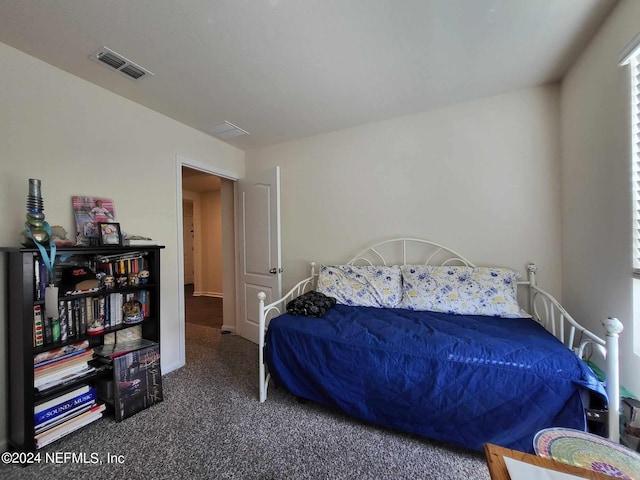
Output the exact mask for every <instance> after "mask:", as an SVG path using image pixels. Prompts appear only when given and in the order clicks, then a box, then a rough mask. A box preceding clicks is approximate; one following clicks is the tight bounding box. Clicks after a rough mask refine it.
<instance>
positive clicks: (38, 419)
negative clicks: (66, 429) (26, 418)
mask: <svg viewBox="0 0 640 480" xmlns="http://www.w3.org/2000/svg"><path fill="white" fill-rule="evenodd" d="M95 399H96V390H95V388H89V390H88V391H87V392H85V393H81V394H79V395H78V396H76V397H74V398H70V399H68V400H65V401H62V402H60V403H58V404H57V405H54V406H52V407H51V408H48V409H46V410H44V411H41V412H38V413H36V414H35V415H34V424H35V425H36V426H38V425H40V424H41V423H44V422H46V421H49V420H51V419H54V418H56V417H58V416H60V415H63V414H65V413H67V412H69V411H70V410H72V409H74V408H76V407H79V406H81V405H83V404H86V403H89V402H91V401H95Z"/></svg>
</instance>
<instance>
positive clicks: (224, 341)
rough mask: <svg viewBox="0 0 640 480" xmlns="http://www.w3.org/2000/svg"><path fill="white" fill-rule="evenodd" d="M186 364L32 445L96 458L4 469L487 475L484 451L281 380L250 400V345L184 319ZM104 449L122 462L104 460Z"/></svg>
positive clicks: (46, 474) (47, 479)
mask: <svg viewBox="0 0 640 480" xmlns="http://www.w3.org/2000/svg"><path fill="white" fill-rule="evenodd" d="M186 331H187V365H186V366H185V367H184V368H182V369H180V370H178V371H175V372H171V373H170V374H167V375H165V376H164V377H163V387H164V397H165V400H164V401H163V402H162V403H159V404H157V405H155V406H153V407H151V408H149V409H147V410H144V411H142V412H140V413H138V414H136V415H135V416H133V417H130V418H128V419H126V420H124V421H123V422H120V423H116V422H115V421H114V420H113V419H112V418H110V417H108V418H104V419H101V420H100V421H98V422H96V423H95V424H92V425H89V426H88V427H86V428H85V429H83V430H81V431H79V432H76V433H75V434H72V435H70V436H68V437H66V438H64V439H62V440H60V441H58V442H55V443H54V444H52V445H50V446H48V447H45V448H44V449H43V450H41V451H40V452H41V453H42V454H43V455H44V454H46V453H53V452H70V453H75V454H79V453H82V452H86V454H87V459H88V460H91V457H89V455H90V454H91V453H97V454H98V456H99V459H100V460H101V461H102V462H103V464H102V465H96V464H82V463H74V462H72V461H71V460H69V461H67V462H66V463H63V464H53V463H45V462H44V461H43V462H42V463H41V464H37V465H31V466H29V467H26V468H22V467H15V466H11V467H7V466H0V478H3V479H4V478H6V479H39V480H54V479H65V480H68V479H71V478H78V479H95V480H98V479H113V478H116V479H119V480H124V479H136V478H144V479H173V478H175V479H184V478H189V479H205V478H206V479H242V480H244V479H247V480H248V479H256V480H269V479H273V480H283V479H291V480H293V479H296V480H298V479H452V480H455V479H464V480H471V479H488V478H489V473H488V470H487V467H486V465H485V462H484V456H483V455H482V454H480V453H477V452H469V451H466V450H462V449H458V448H455V447H448V446H446V445H441V444H438V443H436V442H432V441H429V440H427V439H424V438H420V437H416V436H413V435H406V434H403V433H399V432H395V431H391V430H388V429H384V428H379V427H375V426H372V425H368V424H364V423H362V422H359V421H356V420H353V419H351V418H348V417H346V416H344V415H341V414H340V413H337V412H333V411H330V410H328V409H325V408H323V407H320V406H318V405H315V404H313V403H305V404H301V403H298V402H297V401H296V400H295V399H294V398H293V397H292V396H291V395H290V394H288V393H287V392H285V391H283V390H282V389H273V388H270V390H269V397H268V399H267V401H266V403H264V404H260V403H259V402H258V400H257V396H258V392H257V378H258V374H257V368H256V359H257V347H256V346H255V345H254V344H252V343H250V342H248V341H246V340H244V339H242V338H240V337H238V336H235V335H221V334H220V330H218V329H214V328H207V327H201V326H198V325H187V330H186ZM107 454H111V455H121V456H122V458H123V459H124V463H123V464H114V463H112V464H107Z"/></svg>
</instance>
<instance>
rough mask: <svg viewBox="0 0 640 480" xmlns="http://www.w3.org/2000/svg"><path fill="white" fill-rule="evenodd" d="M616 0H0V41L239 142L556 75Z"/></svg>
mask: <svg viewBox="0 0 640 480" xmlns="http://www.w3.org/2000/svg"><path fill="white" fill-rule="evenodd" d="M617 1H618V0H181V1H176V0H50V1H46V2H43V1H42V0H20V1H17V0H0V41H2V42H4V43H6V44H8V45H11V46H13V47H15V48H17V49H19V50H22V51H24V52H26V53H28V54H30V55H33V56H35V57H37V58H40V59H42V60H44V61H46V62H48V63H50V64H52V65H55V66H57V67H59V68H61V69H63V70H66V71H68V72H70V73H72V74H74V75H77V76H79V77H81V78H84V79H86V80H88V81H90V82H92V83H95V84H96V85H100V86H101V87H104V88H106V89H108V90H111V91H112V92H114V93H117V94H119V95H122V96H124V97H126V98H129V99H131V100H133V101H135V102H138V103H140V104H142V105H145V106H147V107H149V108H151V109H153V110H156V111H158V112H160V113H163V114H165V115H167V116H169V117H172V118H174V119H176V120H178V121H180V122H182V123H185V124H187V125H190V126H191V127H194V128H196V129H198V130H201V131H203V132H206V133H210V131H211V129H212V128H213V127H214V126H216V125H218V124H219V123H221V122H223V121H225V120H226V121H228V122H231V123H233V124H235V125H237V126H239V127H240V128H242V129H244V130H246V131H248V132H249V133H250V135H244V136H241V137H235V138H231V139H228V140H226V142H227V143H230V144H232V145H235V146H237V147H240V148H242V149H244V150H248V149H252V148H256V147H263V146H267V145H271V144H275V143H280V142H284V141H288V140H294V139H298V138H303V137H307V136H310V135H316V134H321V133H326V132H329V131H332V130H339V129H343V128H348V127H353V126H356V125H361V124H365V123H370V122H373V121H378V120H383V119H388V118H392V117H396V116H400V115H407V114H412V113H418V112H422V111H426V110H429V109H433V108H438V107H442V106H446V105H450V104H454V103H458V102H463V101H468V100H472V99H476V98H481V97H486V96H490V95H495V94H499V93H503V92H508V91H512V90H517V89H521V88H526V87H529V86H534V85H539V84H544V83H548V82H553V81H557V80H559V79H560V78H561V77H562V75H563V74H564V73H565V72H566V70H567V68H568V67H569V66H570V65H571V63H572V61H574V60H575V58H576V56H577V55H578V54H579V52H580V51H581V50H582V48H584V46H585V45H586V43H587V42H588V41H589V40H590V38H591V37H592V36H593V35H594V33H595V32H596V31H597V28H598V27H599V26H600V25H601V23H602V22H603V20H604V18H605V17H606V15H607V14H608V13H609V12H610V11H611V10H612V8H613V7H614V6H615V5H616V3H617ZM102 46H107V47H109V48H110V49H112V50H114V51H116V52H117V53H119V54H121V55H123V56H124V57H126V58H128V59H130V60H132V61H133V62H135V63H137V64H139V65H141V66H143V67H145V68H147V69H149V70H150V71H151V72H153V73H154V76H147V77H146V78H144V79H142V80H139V81H137V82H136V81H133V80H130V79H128V78H125V77H124V76H121V75H120V74H118V73H116V72H113V71H110V69H109V68H107V67H105V66H103V65H101V64H99V63H96V62H93V61H90V60H89V55H91V54H92V53H93V52H95V51H96V50H98V49H99V48H100V47H102Z"/></svg>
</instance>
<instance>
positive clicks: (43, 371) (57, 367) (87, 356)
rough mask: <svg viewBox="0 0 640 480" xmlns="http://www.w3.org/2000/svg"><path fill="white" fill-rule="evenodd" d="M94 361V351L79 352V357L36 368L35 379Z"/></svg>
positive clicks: (34, 370) (55, 361)
mask: <svg viewBox="0 0 640 480" xmlns="http://www.w3.org/2000/svg"><path fill="white" fill-rule="evenodd" d="M92 359H93V349H89V350H85V351H83V352H79V353H78V354H77V355H73V356H71V357H67V358H63V359H60V360H54V361H53V362H51V363H47V364H46V365H40V366H38V367H34V369H33V374H34V377H35V378H40V377H42V376H44V375H48V374H51V373H54V372H59V371H61V370H64V369H65V368H68V367H71V366H73V365H78V364H81V363H87V362H88V361H89V360H92Z"/></svg>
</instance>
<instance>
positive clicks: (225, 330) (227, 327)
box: [220, 324, 236, 333]
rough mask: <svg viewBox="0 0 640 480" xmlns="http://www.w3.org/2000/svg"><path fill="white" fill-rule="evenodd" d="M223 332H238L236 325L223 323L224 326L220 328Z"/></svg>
mask: <svg viewBox="0 0 640 480" xmlns="http://www.w3.org/2000/svg"><path fill="white" fill-rule="evenodd" d="M220 331H221V332H229V333H236V327H230V326H228V325H224V324H223V325H222V327H221V328H220Z"/></svg>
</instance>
